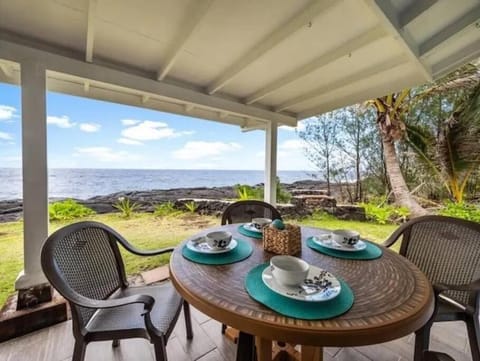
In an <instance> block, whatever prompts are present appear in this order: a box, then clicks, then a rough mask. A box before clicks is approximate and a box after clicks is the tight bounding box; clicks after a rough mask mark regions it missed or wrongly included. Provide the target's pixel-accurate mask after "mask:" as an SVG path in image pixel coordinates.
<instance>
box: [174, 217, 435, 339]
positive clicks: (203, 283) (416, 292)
mask: <svg viewBox="0 0 480 361" xmlns="http://www.w3.org/2000/svg"><path fill="white" fill-rule="evenodd" d="M237 228H238V224H237V225H235V224H233V225H226V226H221V227H217V228H215V229H208V230H205V231H203V232H201V233H198V234H197V235H195V236H194V237H192V239H193V238H195V237H198V236H200V235H204V234H206V233H208V232H211V231H212V230H226V231H229V232H231V233H232V234H233V236H234V238H235V237H237V238H241V239H245V240H248V241H249V242H251V243H252V245H253V247H254V251H253V254H252V255H251V256H250V257H249V258H247V259H246V260H243V261H241V262H238V263H233V264H230V265H224V266H211V265H201V264H198V263H194V262H191V261H189V260H187V259H185V258H184V257H183V256H182V247H183V245H184V243H185V242H186V241H185V242H184V243H182V244H181V245H180V246H179V247H177V248H176V250H175V251H174V252H173V254H172V257H171V259H170V275H171V279H172V282H173V284H174V285H175V287H176V289H177V290H178V292H179V293H180V294H181V295H182V296H183V297H184V298H185V299H186V300H187V301H188V302H189V303H190V304H191V305H193V306H194V307H196V308H198V309H199V310H200V311H202V312H204V313H205V314H207V315H208V316H210V317H212V318H214V319H216V320H218V321H220V322H222V323H225V324H227V325H229V326H232V327H235V328H237V329H239V330H241V331H244V332H247V333H249V334H252V335H255V336H259V337H262V338H266V339H270V340H281V341H285V342H290V343H296V344H303V345H312V346H360V345H368V344H374V343H380V342H386V341H390V340H393V339H396V338H399V337H403V336H405V335H407V334H409V333H411V332H413V331H415V330H417V329H419V328H420V327H421V326H423V325H424V324H425V323H426V322H427V321H428V319H429V318H430V316H431V315H432V312H433V307H434V297H433V291H432V288H431V286H430V282H429V281H428V280H427V278H426V277H425V275H424V274H423V273H422V272H421V271H420V270H419V269H418V268H417V267H416V266H415V265H413V264H412V263H411V262H409V261H408V260H406V259H405V258H403V257H401V256H399V255H398V254H397V253H395V252H393V251H390V250H389V249H386V248H383V247H382V249H383V255H382V257H381V258H379V259H376V260H370V261H359V260H344V259H339V258H334V257H330V256H327V255H323V254H321V253H319V252H316V251H314V250H312V249H310V248H308V247H307V245H306V244H305V240H306V239H307V238H308V237H310V236H312V235H315V234H318V233H319V229H315V228H310V227H302V253H301V255H300V257H301V258H302V259H304V260H305V261H307V262H308V263H310V264H311V265H314V266H317V267H321V268H324V269H326V270H328V271H330V272H331V273H333V274H334V275H338V276H340V277H342V278H343V279H344V280H345V281H346V282H347V283H348V285H349V286H350V287H351V288H352V290H353V293H354V295H355V301H354V304H353V307H352V308H351V309H350V310H349V311H348V312H347V313H345V314H343V315H341V316H339V317H336V318H333V319H329V320H315V321H309V320H299V319H295V318H290V317H285V316H282V315H280V314H278V313H276V312H275V311H273V310H270V309H269V308H267V307H265V306H263V305H262V304H260V303H258V302H257V301H255V300H253V299H252V298H250V296H249V295H248V293H247V292H246V290H245V287H244V282H245V277H246V274H247V273H248V271H250V270H251V269H252V268H253V267H255V266H257V265H258V264H261V263H264V262H268V261H269V259H270V258H271V257H272V256H274V254H272V253H268V252H264V250H263V248H262V240H258V239H253V238H249V237H246V236H243V235H241V234H239V233H238V231H237ZM319 307H321V306H320V305H319ZM219 332H220V331H219Z"/></svg>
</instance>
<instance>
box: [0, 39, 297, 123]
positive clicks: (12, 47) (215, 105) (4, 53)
mask: <svg viewBox="0 0 480 361" xmlns="http://www.w3.org/2000/svg"><path fill="white" fill-rule="evenodd" d="M20 42H21V41H20V40H19V39H17V41H15V42H12V41H11V39H10V40H5V39H2V34H0V58H2V59H5V60H8V61H13V62H18V63H21V62H23V61H26V60H29V59H36V61H37V62H38V63H39V64H44V66H45V67H46V69H48V70H51V71H54V72H58V73H64V74H70V75H72V76H76V77H78V78H83V79H91V80H94V81H95V82H101V83H106V84H111V85H113V86H116V87H119V89H122V88H124V89H127V90H128V89H130V90H135V91H137V92H139V93H144V94H151V96H155V97H162V98H165V99H166V100H170V101H175V102H177V103H180V102H181V103H190V104H194V105H195V106H198V107H201V108H205V109H210V110H214V111H215V112H217V111H218V112H220V111H225V112H228V113H229V114H232V115H239V116H248V117H251V118H254V119H259V120H263V121H269V120H275V121H278V122H279V123H281V124H286V125H291V126H296V124H297V120H296V118H295V117H293V116H290V115H287V114H279V113H275V112H272V111H270V110H267V109H265V108H261V107H256V106H249V105H245V104H242V103H240V102H239V101H236V100H231V99H226V98H223V97H216V96H211V95H207V94H205V93H203V92H201V91H198V90H195V89H191V88H187V87H184V86H180V85H175V84H167V83H165V82H159V81H157V80H155V79H151V78H149V77H147V76H141V75H138V74H133V73H130V72H127V71H122V70H118V69H116V68H115V66H114V65H112V66H109V65H107V63H105V64H103V65H100V64H96V63H86V62H84V61H80V60H78V59H75V58H74V57H69V56H64V55H59V54H54V53H51V52H49V51H46V50H42V49H39V48H34V47H31V46H26V45H20ZM36 46H37V47H38V46H41V44H39V43H38V42H37V43H36ZM91 90H92V89H90V91H91Z"/></svg>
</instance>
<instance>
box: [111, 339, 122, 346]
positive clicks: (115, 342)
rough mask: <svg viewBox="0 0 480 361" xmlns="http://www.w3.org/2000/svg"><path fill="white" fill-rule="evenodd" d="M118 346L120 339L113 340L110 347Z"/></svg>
mask: <svg viewBox="0 0 480 361" xmlns="http://www.w3.org/2000/svg"><path fill="white" fill-rule="evenodd" d="M118 346H120V340H113V341H112V347H118Z"/></svg>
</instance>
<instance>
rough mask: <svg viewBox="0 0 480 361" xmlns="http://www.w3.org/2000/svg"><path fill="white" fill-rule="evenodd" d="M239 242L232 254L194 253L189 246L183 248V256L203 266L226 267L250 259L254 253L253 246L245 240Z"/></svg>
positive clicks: (238, 240)
mask: <svg viewBox="0 0 480 361" xmlns="http://www.w3.org/2000/svg"><path fill="white" fill-rule="evenodd" d="M236 241H237V242H238V245H237V247H235V248H234V249H232V250H231V251H230V252H225V253H217V254H207V253H199V252H195V251H192V250H191V249H188V248H187V245H184V246H183V248H182V255H183V257H185V258H186V259H188V260H190V261H192V262H196V263H202V264H209V265H224V264H230V263H235V262H239V261H242V260H244V259H245V258H248V257H250V255H251V254H252V252H253V248H252V245H251V244H250V242H248V241H245V240H243V239H236Z"/></svg>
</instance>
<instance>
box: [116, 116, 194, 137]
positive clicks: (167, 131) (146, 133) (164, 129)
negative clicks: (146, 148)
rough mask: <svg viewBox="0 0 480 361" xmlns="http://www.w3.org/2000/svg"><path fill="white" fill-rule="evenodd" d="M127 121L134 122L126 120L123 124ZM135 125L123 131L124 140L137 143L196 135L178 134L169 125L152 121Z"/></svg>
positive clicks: (191, 132) (185, 132) (189, 132)
mask: <svg viewBox="0 0 480 361" xmlns="http://www.w3.org/2000/svg"><path fill="white" fill-rule="evenodd" d="M125 120H128V121H129V122H130V123H132V122H133V121H134V120H132V119H124V120H123V121H122V122H124V121H125ZM127 123H128V122H127ZM134 124H135V125H133V126H130V127H128V128H126V129H124V130H122V137H123V138H127V139H131V140H137V141H145V140H158V139H163V138H175V137H180V136H182V135H190V134H193V133H194V132H193V131H183V132H177V131H175V129H173V128H170V127H169V126H168V124H167V123H164V122H155V121H152V120H144V121H142V122H140V123H134Z"/></svg>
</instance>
